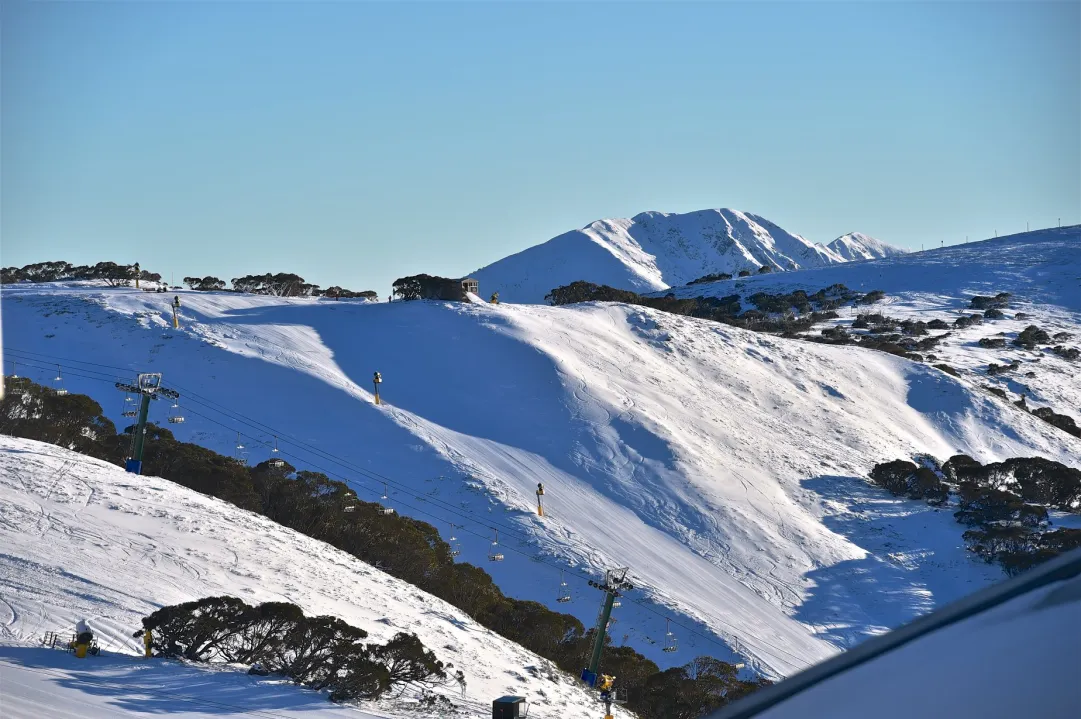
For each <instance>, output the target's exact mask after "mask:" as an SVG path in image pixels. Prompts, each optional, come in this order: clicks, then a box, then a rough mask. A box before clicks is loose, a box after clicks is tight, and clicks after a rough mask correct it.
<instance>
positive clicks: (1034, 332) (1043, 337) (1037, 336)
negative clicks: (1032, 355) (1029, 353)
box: [1013, 325, 1051, 350]
mask: <svg viewBox="0 0 1081 719" xmlns="http://www.w3.org/2000/svg"><path fill="white" fill-rule="evenodd" d="M1050 343H1051V335H1049V334H1047V332H1046V331H1045V330H1042V329H1040V328H1039V327H1037V326H1036V325H1029V326H1028V327H1026V328H1025V329H1024V330H1022V331H1021V333H1020V334H1018V335H1017V337H1016V338H1015V339H1014V341H1013V344H1015V345H1017V346H1018V347H1024V348H1025V349H1027V350H1034V349H1036V345H1045V344H1050Z"/></svg>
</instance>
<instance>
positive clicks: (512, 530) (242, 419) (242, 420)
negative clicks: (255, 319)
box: [38, 360, 588, 579]
mask: <svg viewBox="0 0 1081 719" xmlns="http://www.w3.org/2000/svg"><path fill="white" fill-rule="evenodd" d="M38 361H39V362H41V360H38ZM49 367H51V365H48V366H45V367H38V369H48V368H49ZM90 371H91V372H94V374H103V373H99V372H95V371H93V370H90ZM69 374H74V375H75V376H79V377H82V378H84V379H90V380H95V381H98V382H106V383H108V384H113V383H114V379H115V378H114V377H112V376H110V377H109V378H108V379H104V378H101V377H93V376H90V375H86V374H83V373H81V372H76V373H72V372H69ZM173 386H174V387H178V388H179V389H181V390H182V391H184V396H185V398H187V399H188V400H189V402H195V403H197V404H199V405H201V406H204V407H206V409H208V410H210V411H212V412H217V413H218V414H222V415H224V416H225V417H226V418H227V419H230V420H232V421H234V422H237V423H239V424H244V425H246V426H248V427H252V428H255V429H261V428H262V427H266V428H267V429H269V430H272V428H269V427H267V426H266V425H262V423H260V422H257V421H255V420H251V421H247V420H249V419H250V418H248V417H246V416H244V415H241V414H239V413H237V412H234V411H232V410H229V409H228V408H221V409H218V408H216V407H213V406H208V402H204V401H199V399H193V398H200V397H201V396H200V395H198V394H197V393H195V392H191V391H190V390H187V389H185V388H183V387H181V386H180V385H176V384H174V385H173ZM209 404H217V403H214V402H209ZM218 406H219V407H220V406H221V405H218ZM188 413H189V414H192V415H195V416H198V417H201V418H202V419H205V420H207V421H209V422H212V423H214V424H217V425H218V426H220V427H222V428H224V429H228V430H230V431H237V430H236V428H235V427H232V426H229V425H227V424H224V423H222V422H219V421H217V420H214V419H212V418H210V417H208V416H207V415H205V414H202V413H200V412H196V411H194V410H193V409H191V407H190V406H189V407H188ZM230 415H236V416H230ZM272 431H273V430H272ZM243 434H244V436H247V437H250V438H251V439H252V440H253V441H254V442H255V443H258V444H261V445H263V446H266V447H269V446H270V445H269V443H267V442H266V441H265V440H263V439H261V438H260V437H258V436H256V435H251V434H248V433H243ZM274 436H276V437H279V436H288V435H281V434H277V435H274ZM294 444H295V445H297V446H298V448H300V449H302V450H305V451H307V452H309V453H311V454H314V455H315V456H317V457H319V458H320V459H323V460H326V461H329V462H332V463H333V464H336V465H338V466H340V467H344V468H345V469H347V470H349V471H351V472H355V473H357V474H361V475H362V476H365V477H367V478H368V479H378V480H380V481H383V482H384V484H389V485H390V486H394V487H395V488H396V489H399V490H400V491H404V492H405V493H406V494H408V495H410V496H413V497H416V498H417V499H421V497H420V496H419V495H416V494H414V493H413V492H412V491H410V490H409V489H408V488H407V487H405V486H404V485H401V484H399V483H398V482H395V481H393V480H389V478H386V477H384V476H383V475H380V474H378V473H376V472H372V471H370V470H366V469H365V468H363V467H357V466H355V465H352V464H350V463H348V462H346V461H344V460H342V459H341V458H338V457H336V456H334V455H331V454H329V453H328V452H326V451H324V450H321V449H318V448H315V447H311V446H310V445H307V444H306V443H304V442H302V441H299V440H298V441H296V442H295V443H294ZM281 454H283V455H285V456H288V457H291V458H293V459H295V460H298V461H300V462H303V463H306V464H308V465H309V466H311V467H313V468H315V469H318V470H320V471H322V472H325V473H327V474H328V475H338V476H342V477H343V478H344V475H343V474H342V473H341V472H339V471H333V472H332V471H330V470H328V469H327V468H325V467H321V466H319V465H317V464H315V463H313V462H312V461H311V460H310V459H306V458H304V457H301V456H298V455H295V454H291V453H288V452H284V451H282V452H281ZM421 501H429V502H431V503H432V504H434V505H436V506H437V507H438V508H439V509H441V510H443V511H446V512H448V513H450V514H453V515H455V516H457V517H461V518H462V519H466V520H469V521H474V522H478V523H483V524H485V525H489V526H490V525H492V524H498V525H499V526H500V527H502V528H503V530H504V531H505V532H507V533H508V534H513V535H516V536H518V537H520V538H523V539H529V538H530V536H531V535H529V534H527V533H524V532H522V531H521V530H518V529H517V528H516V527H513V526H509V525H506V524H503V523H501V522H498V521H495V520H494V519H493V518H491V517H488V518H486V519H484V520H480V519H476V518H474V517H473V516H467V515H466V514H463V513H462V512H461V510H460V509H458V508H457V507H456V506H454V505H452V504H450V503H449V502H445V501H443V500H439V499H434V498H428V499H422V500H421ZM424 514H426V515H428V516H434V515H431V514H430V513H428V512H425V513H424ZM469 514H470V515H472V514H474V513H472V512H470V513H469ZM578 576H579V577H580V578H582V579H588V577H586V576H585V575H578Z"/></svg>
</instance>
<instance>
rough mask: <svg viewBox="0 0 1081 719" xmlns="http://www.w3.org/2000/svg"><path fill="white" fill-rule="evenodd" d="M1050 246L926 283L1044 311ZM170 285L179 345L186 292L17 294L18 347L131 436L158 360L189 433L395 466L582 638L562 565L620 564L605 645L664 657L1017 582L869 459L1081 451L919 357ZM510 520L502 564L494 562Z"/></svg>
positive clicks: (587, 317)
mask: <svg viewBox="0 0 1081 719" xmlns="http://www.w3.org/2000/svg"><path fill="white" fill-rule="evenodd" d="M1052 239H1053V241H1048V242H1045V243H1044V244H1043V245H1039V244H1038V243H1036V244H1030V245H1029V246H1028V250H1027V252H1028V255H1024V256H1021V255H1019V256H1018V259H1017V262H1018V265H1016V266H1015V267H1014V271H1013V272H1012V273H1002V274H1000V275H995V276H988V277H986V278H985V279H983V280H981V279H979V273H980V272H987V273H994V272H999V271H1000V270H1001V267H1002V266H1003V261H1002V259H1001V258H1000V257H998V256H997V255H996V254H995V253H996V252H997V250H996V247H995V246H992V247H991V249H990V252H989V253H985V254H980V253H979V252H978V251H977V248H973V250H972V252H971V254H969V255H968V256H966V257H965V258H964V260H965V262H966V263H967V264H966V267H965V270H964V271H963V272H962V271H957V270H955V269H954V268H955V267H956V265H954V264H952V263H951V264H942V265H941V266H940V270H941V271H939V272H938V273H937V275H936V278H935V279H933V280H932V279H930V278H928V277H927V276H926V275H927V270H926V268H922V269H920V270H919V272H918V273H917V274H918V275H919V276H918V278H917V280H916V282H917V284H916V287H917V289H919V288H922V287H923V285H921V284H919V283H921V282H922V283H928V282H929V283H932V284H934V285H935V286H937V287H938V288H939V291H946V290H949V291H950V292H959V291H960V289H961V288H970V287H976V286H981V287H982V284H988V285H993V286H995V287H996V288H997V290H998V291H1002V290H1016V291H1017V292H1018V293H1021V292H1029V291H1031V292H1030V295H1029V296H1031V297H1032V298H1033V299H1037V298H1043V299H1044V300H1054V298H1055V297H1057V296H1059V295H1060V294H1061V293H1062V292H1064V291H1065V288H1066V287H1067V286H1069V284H1070V283H1071V282H1074V281H1075V278H1076V276H1077V270H1076V265H1072V264H1070V263H1069V262H1062V261H1060V260H1059V259H1056V258H1057V257H1058V255H1056V254H1055V253H1056V252H1059V251H1060V249H1061V241H1060V240H1058V239H1054V238H1052ZM924 255H930V253H924ZM911 257H915V255H906V256H902V257H899V258H894V259H892V260H889V261H879V262H864V263H857V264H852V265H850V266H849V267H851V268H852V270H853V272H855V273H857V274H856V275H853V276H849V277H847V283H848V284H849V285H850V286H853V287H856V288H859V287H860V286H861V285H867V287H866V289H868V290H869V289H872V288H873V287H872V285H873V286H877V285H878V280H879V277H878V275H877V272H878V270H877V269H874V268H876V267H877V266H879V265H881V263H882V262H894V263H902V262H905V261H908V260H909V258H911ZM980 258H982V259H980ZM857 268H863V269H862V270H859V269H857ZM835 269H836V270H840V269H841V268H840V267H838V268H835ZM833 271H835V270H834V269H823V270H813V271H808V272H806V273H804V272H801V273H792V274H786V275H779V276H775V277H774V278H773V280H774V281H779V280H781V279H783V278H785V277H787V278H796V277H798V276H800V277H802V276H804V275H809V274H810V273H811V272H819V273H828V272H833ZM861 272H862V274H859V273H861ZM1011 278H1012V279H1011ZM1036 278H1039V281H1038V282H1034V281H1033V280H1035V279H1036ZM762 279H763V280H766V279H770V278H762ZM831 281H840V280H831ZM718 284H719V285H724V284H727V285H728V286H729V287H731V286H732V285H733V283H718ZM826 284H828V282H827V283H826ZM697 288H698V286H696V287H695V288H691V289H697ZM1055 288H1058V289H1055ZM887 289H888V288H887ZM729 291H731V289H729ZM180 296H181V299H182V303H183V308H182V311H181V312H182V328H181V330H180V331H173V330H172V329H171V328H170V312H169V310H168V307H167V305H168V300H169V298H170V297H171V295H170V296H165V297H163V296H161V295H154V294H146V293H140V292H134V291H131V290H106V289H88V288H66V287H63V286H18V287H12V288H5V289H4V295H3V300H4V303H3V320H4V332H5V340H6V342H5V352H7V353H8V355H7V357H6V358H7V359H9V360H10V359H11V357H14V356H22V357H24V358H30V357H37V364H36V365H31V366H27V365H20V373H21V374H30V376H31V377H35V378H37V379H39V380H43V381H46V382H50V381H51V380H52V377H53V376H55V374H54V373H55V369H56V368H55V366H53V365H50V364H48V363H49V362H50V361H51V362H61V363H64V361H63V360H55V359H51V358H53V357H67V358H72V359H75V360H78V361H79V362H92V363H95V364H94V365H80V364H76V363H73V362H70V363H66V364H65V367H66V368H67V372H66V374H65V382H66V383H67V386H68V388H69V389H72V390H76V391H83V392H87V393H89V394H92V395H93V396H95V397H97V398H99V399H100V400H101V401H102V403H103V405H104V406H105V409H106V411H107V412H108V413H109V415H110V416H111V417H112V418H113V419H114V420H116V421H118V422H119V421H121V418H120V416H119V413H120V410H121V409H122V408H123V407H122V405H123V402H122V401H121V396H120V395H119V394H118V393H116V392H115V390H114V389H113V387H112V381H113V379H114V378H115V376H117V375H122V376H126V375H130V374H131V373H132V372H134V371H135V370H137V369H142V370H151V369H152V370H158V371H162V372H164V373H165V381H166V384H169V385H171V386H175V387H177V388H178V389H179V390H180V391H181V393H182V394H183V395H184V397H183V398H182V400H181V405H182V408H183V407H185V406H186V407H187V410H186V411H187V412H188V422H187V423H186V424H184V425H182V426H180V427H179V430H180V431H179V432H178V435H179V436H180V437H181V438H182V439H186V440H191V441H197V442H200V443H203V444H206V445H208V446H211V447H213V448H215V449H217V450H218V451H222V452H224V453H232V447H233V444H234V443H235V439H236V430H241V431H243V432H244V433H245V435H246V436H245V442H244V443H245V444H246V445H247V446H248V447H249V451H250V452H251V458H252V460H253V461H259V460H261V459H264V458H265V457H267V456H269V455H268V451H269V447H270V445H271V443H272V441H273V436H274V435H277V436H278V439H279V441H280V442H281V444H282V447H283V449H284V450H285V451H286V452H288V453H290V454H291V455H292V457H293V458H292V459H291V461H293V463H294V464H297V465H298V466H301V467H314V468H323V469H325V470H328V471H329V472H330V473H331V474H332V475H333V476H336V477H341V478H344V479H346V480H348V481H350V482H352V483H353V484H354V486H355V487H356V488H357V490H358V492H359V493H360V495H361V496H362V497H364V498H368V499H376V498H378V497H379V496H380V495H382V493H383V490H384V487H383V481H382V480H381V479H380V478H379V477H377V476H375V473H378V474H379V475H383V476H386V477H389V478H390V479H391V482H390V490H391V491H390V498H389V500H388V503H389V504H391V506H394V507H395V508H396V509H398V511H400V512H402V513H405V514H412V515H414V516H418V517H420V518H422V519H426V520H428V521H433V522H435V523H436V525H437V526H438V527H439V529H440V531H442V532H443V533H444V534H445V535H446V534H449V533H450V531H451V529H450V523H451V522H453V523H455V524H458V525H460V526H462V527H464V528H465V529H459V530H458V531H457V534H458V536H459V537H460V538H461V539H462V540H463V546H462V549H463V553H462V559H463V560H467V561H472V562H475V563H478V564H481V565H484V566H485V567H486V568H487V569H488V570H489V571H490V572H491V573H492V575H493V577H494V578H495V579H496V581H497V582H498V583H499V584H500V586H502V587H503V588H504V589H505V591H507V592H508V593H510V594H512V595H514V596H519V597H528V598H533V599H537V600H539V601H543V602H545V603H547V604H549V605H550V606H553V607H555V608H558V609H560V610H563V611H570V612H573V613H574V614H576V615H577V616H578V617H579V618H580V619H582V620H583V621H584V622H585V623H587V624H591V623H592V622H593V620H594V618H595V616H596V608H597V601H598V599H599V597H598V596H597V594H596V592H595V590H592V589H590V588H589V587H587V586H586V585H585V582H584V580H582V579H580V578H579V577H577V576H576V575H574V574H571V573H568V574H567V580H568V581H569V582H570V583H571V588H572V591H573V595H574V601H573V602H571V603H570V604H560V605H556V604H555V602H554V599H555V596H556V591H557V587H558V583H559V572H558V569H556V568H554V567H553V566H552V565H555V567H558V566H563V567H567V568H575V569H577V570H579V571H585V572H588V573H590V574H591V575H592V576H594V577H597V576H598V575H599V573H600V572H601V571H602V570H603V569H605V568H608V567H611V566H629V567H631V572H632V576H633V577H634V584H635V585H636V587H638V589H636V590H635V591H634V592H632V593H631V596H630V597H629V598H628V600H627V601H624V603H623V607H621V608H620V609H619V610H617V612H616V619H617V620H618V624H617V625H616V626H615V628H614V630H613V635H614V638H615V640H616V643H626V644H628V645H630V646H633V647H634V648H635V649H637V650H639V651H642V652H643V653H646V654H647V655H648V656H650V657H651V658H654V659H655V660H656V661H658V662H660V663H662V664H663V665H670V664H672V663H682V662H685V661H687V660H688V659H690V658H691V657H692V656H694V655H695V654H700V653H712V654H715V655H717V656H720V657H722V658H727V657H730V656H731V653H730V650H729V648H731V649H734V650H736V651H738V652H739V653H740V654H741V655H742V656H745V657H748V658H750V659H751V661H752V662H754V663H755V665H756V666H758V667H759V668H761V669H762V670H763V671H765V672H766V673H769V674H771V675H788V674H790V673H792V672H793V671H794V670H796V669H798V668H801V667H803V666H806V665H807V664H809V663H812V662H814V661H817V660H819V659H821V658H823V657H825V656H828V655H830V654H832V653H834V652H836V651H837V650H838V649H839V648H842V647H845V646H850V645H852V644H854V643H856V642H858V641H860V640H861V639H862V638H865V637H867V636H869V635H872V634H875V633H878V632H881V631H883V630H884V629H885V628H888V627H892V626H897V625H898V624H900V623H903V622H905V621H907V620H909V619H911V618H913V617H915V616H917V615H919V614H921V613H923V612H925V611H927V610H928V609H930V608H932V607H934V606H937V605H939V604H940V603H942V602H945V601H949V600H951V599H954V598H957V597H959V596H962V595H964V594H966V593H968V592H970V591H972V590H973V589H975V588H977V587H979V586H982V585H983V584H985V583H987V582H990V581H994V580H995V579H997V578H998V577H999V576H1000V575H999V572H998V570H997V569H996V568H994V567H991V566H987V565H983V564H980V563H978V562H974V561H972V560H971V558H970V557H969V555H968V554H967V553H966V552H965V551H964V548H963V543H962V540H961V533H962V530H963V528H962V527H960V525H957V524H956V523H955V522H954V521H953V519H952V517H950V516H949V515H948V514H947V513H942V512H938V511H935V510H934V509H932V508H929V507H926V506H924V505H919V504H915V503H911V502H908V501H906V500H897V499H893V498H891V497H889V496H887V495H885V494H884V493H883V492H880V491H878V490H876V489H874V488H872V487H870V486H869V485H867V483H866V482H865V481H864V480H863V479H862V477H863V476H865V474H866V472H867V471H868V470H869V469H870V468H871V466H873V464H874V463H876V462H880V461H883V460H889V459H896V458H898V457H905V456H911V455H912V454H913V453H915V452H928V453H931V454H934V455H936V456H938V457H940V458H945V457H947V456H949V455H952V454H954V453H956V452H959V451H960V452H966V453H968V454H971V455H973V456H974V457H976V458H978V459H980V460H982V461H991V460H996V459H1002V458H1005V457H1008V456H1016V455H1034V454H1036V455H1041V456H1045V457H1048V458H1051V459H1056V460H1058V461H1062V462H1066V463H1068V464H1071V465H1072V466H1076V465H1077V457H1078V456H1081V442H1078V441H1077V440H1076V439H1074V438H1071V437H1069V436H1068V435H1066V434H1065V433H1063V432H1061V431H1060V430H1058V429H1055V428H1053V427H1051V426H1050V425H1047V424H1045V423H1043V422H1041V421H1040V420H1038V419H1037V418H1035V417H1032V416H1031V415H1028V414H1026V413H1023V412H1022V411H1021V410H1019V409H1017V408H1016V407H1012V406H1009V405H1004V404H1002V403H1001V402H999V401H998V400H997V399H995V398H993V397H990V396H989V395H987V394H986V393H984V392H982V391H980V390H979V389H978V388H977V387H974V386H973V384H972V383H971V382H967V381H964V380H955V379H953V378H951V377H949V376H947V375H945V374H943V373H942V372H940V371H938V370H935V369H932V368H930V367H928V366H926V365H923V364H918V363H913V362H909V361H907V360H903V359H900V358H897V357H893V356H890V355H885V354H882V353H875V352H871V351H866V350H862V349H860V348H854V347H832V346H824V345H816V344H811V343H807V342H799V341H789V340H784V339H780V338H775V337H769V336H765V335H760V334H755V333H751V332H745V331H742V330H739V329H735V328H732V327H728V326H724V325H720V324H715V323H710V322H707V321H700V320H696V319H691V318H684V317H676V316H672V315H667V314H663V313H659V312H655V311H652V310H648V309H643V308H639V307H628V306H622V305H584V306H575V307H546V306H522V305H498V306H495V305H488V304H451V303H428V302H412V303H393V304H385V303H384V304H365V305H361V304H354V303H349V302H324V301H314V300H307V299H294V300H290V299H280V298H268V297H256V296H250V295H238V294H230V293H217V294H215V293H211V294H199V293H190V292H189V293H181V295H180ZM20 352H21V353H22V354H18V353H20ZM27 352H34V353H38V354H36V355H29V354H26V353H27ZM80 367H81V368H82V370H85V371H83V372H81V373H80V372H77V371H76V368H80ZM5 368H6V371H8V372H10V371H11V365H10V363H8V364H6V365H5ZM114 368H118V369H114ZM125 368H126V371H125ZM374 371H380V372H382V376H383V380H384V382H383V385H382V387H381V393H382V395H383V399H384V402H385V403H386V404H384V405H380V406H376V405H374V403H373V401H372V396H371V394H370V391H369V390H370V387H371V385H370V380H371V376H372V372H374ZM95 373H102V374H95ZM80 374H83V375H86V376H79V375H80ZM91 378H94V379H91ZM1062 381H1063V382H1064V383H1065V382H1073V383H1075V384H1076V382H1077V380H1076V379H1073V378H1072V377H1066V378H1064V379H1063V380H1062ZM219 407H226V408H231V409H233V410H236V411H238V412H240V414H241V415H242V417H241V418H238V417H237V416H236V415H235V414H219V413H218V412H217V411H216V408H219ZM155 413H156V415H155V416H157V417H158V418H159V421H160V418H161V416H162V415H163V414H164V412H163V410H160V409H157V408H155ZM215 422H220V423H221V425H224V426H220V425H219V424H216V423H215ZM537 482H543V483H544V485H545V488H546V490H547V491H546V495H545V509H546V517H545V518H543V519H541V518H538V517H537V516H536V514H535V511H534V507H535V496H534V490H535V488H536V484H537ZM493 529H498V530H499V533H500V546H501V547H503V548H504V551H505V553H506V557H507V558H506V561H504V562H501V563H489V562H487V561H486V554H487V551H488V549H489V541H490V539H491V538H492V536H493ZM519 552H520V553H521V554H519ZM530 559H542V560H544V562H545V563H536V562H533V561H530ZM638 602H641V603H642V604H638ZM665 616H670V617H672V618H674V619H675V620H676V621H677V622H678V624H677V625H674V627H675V631H676V633H677V635H678V636H679V637H680V639H681V644H680V648H679V651H677V652H675V653H662V652H661V651H660V648H661V639H662V638H663V632H664V629H665V624H664V617H665ZM687 627H693V628H694V629H696V630H697V631H699V632H701V635H693V634H690V633H689V632H688V631H687ZM707 637H711V638H714V639H718V640H720V641H721V642H723V643H724V644H720V643H714V642H713V641H710V640H709V639H707ZM725 644H727V647H729V648H726V647H725Z"/></svg>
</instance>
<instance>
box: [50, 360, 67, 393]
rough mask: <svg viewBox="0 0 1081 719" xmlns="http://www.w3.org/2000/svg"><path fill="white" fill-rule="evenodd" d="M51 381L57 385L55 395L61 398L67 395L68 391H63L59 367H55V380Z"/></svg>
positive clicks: (62, 378) (62, 377)
mask: <svg viewBox="0 0 1081 719" xmlns="http://www.w3.org/2000/svg"><path fill="white" fill-rule="evenodd" d="M53 381H54V382H56V383H57V387H56V393H57V394H58V395H60V396H61V397H63V396H64V395H66V394H67V393H68V391H67V390H66V389H64V375H63V373H61V372H60V365H57V366H56V378H55V379H54V380H53Z"/></svg>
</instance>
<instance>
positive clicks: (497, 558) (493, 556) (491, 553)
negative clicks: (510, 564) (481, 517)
mask: <svg viewBox="0 0 1081 719" xmlns="http://www.w3.org/2000/svg"><path fill="white" fill-rule="evenodd" d="M492 531H494V532H495V539H493V540H492V547H491V549H489V550H488V561H489V562H502V561H503V553H502V552H497V551H496V547H498V546H499V530H498V529H493V530H492Z"/></svg>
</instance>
